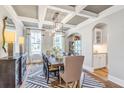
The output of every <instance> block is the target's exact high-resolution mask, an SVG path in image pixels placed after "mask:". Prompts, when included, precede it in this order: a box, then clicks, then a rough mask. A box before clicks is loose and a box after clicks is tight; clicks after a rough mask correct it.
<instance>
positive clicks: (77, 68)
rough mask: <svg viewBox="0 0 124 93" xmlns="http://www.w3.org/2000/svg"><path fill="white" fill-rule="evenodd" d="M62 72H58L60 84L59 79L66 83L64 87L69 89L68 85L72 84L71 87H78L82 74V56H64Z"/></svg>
mask: <svg viewBox="0 0 124 93" xmlns="http://www.w3.org/2000/svg"><path fill="white" fill-rule="evenodd" d="M63 61H64V72H62V73H61V72H60V84H61V79H63V80H64V81H65V83H66V87H69V84H68V83H70V82H71V83H72V84H73V85H72V87H80V77H81V73H82V65H83V61H84V56H65V57H64V60H63Z"/></svg>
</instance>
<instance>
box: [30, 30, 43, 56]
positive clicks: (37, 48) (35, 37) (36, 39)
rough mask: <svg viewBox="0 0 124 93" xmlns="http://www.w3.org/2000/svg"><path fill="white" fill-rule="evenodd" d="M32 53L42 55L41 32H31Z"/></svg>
mask: <svg viewBox="0 0 124 93" xmlns="http://www.w3.org/2000/svg"><path fill="white" fill-rule="evenodd" d="M31 53H32V54H37V53H41V32H34V31H32V32H31Z"/></svg>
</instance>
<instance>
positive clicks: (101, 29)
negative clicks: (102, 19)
mask: <svg viewBox="0 0 124 93" xmlns="http://www.w3.org/2000/svg"><path fill="white" fill-rule="evenodd" d="M92 40H93V47H92V48H93V49H92V50H93V51H92V53H93V64H92V66H93V69H94V74H95V75H97V76H99V77H101V78H103V79H105V80H106V79H107V77H108V59H107V53H108V51H107V25H106V24H104V23H98V24H96V25H95V26H94V28H93V39H92Z"/></svg>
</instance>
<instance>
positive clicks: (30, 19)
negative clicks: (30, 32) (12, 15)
mask: <svg viewBox="0 0 124 93" xmlns="http://www.w3.org/2000/svg"><path fill="white" fill-rule="evenodd" d="M18 18H19V19H20V20H21V21H26V22H31V23H33V22H34V23H39V20H38V19H35V18H29V17H22V16H18Z"/></svg>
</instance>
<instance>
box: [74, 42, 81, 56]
mask: <svg viewBox="0 0 124 93" xmlns="http://www.w3.org/2000/svg"><path fill="white" fill-rule="evenodd" d="M74 48H75V53H77V54H80V51H81V42H80V40H76V41H74Z"/></svg>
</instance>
